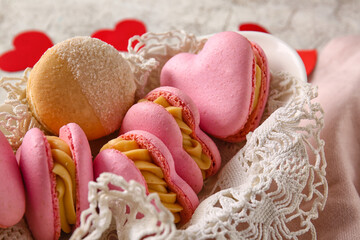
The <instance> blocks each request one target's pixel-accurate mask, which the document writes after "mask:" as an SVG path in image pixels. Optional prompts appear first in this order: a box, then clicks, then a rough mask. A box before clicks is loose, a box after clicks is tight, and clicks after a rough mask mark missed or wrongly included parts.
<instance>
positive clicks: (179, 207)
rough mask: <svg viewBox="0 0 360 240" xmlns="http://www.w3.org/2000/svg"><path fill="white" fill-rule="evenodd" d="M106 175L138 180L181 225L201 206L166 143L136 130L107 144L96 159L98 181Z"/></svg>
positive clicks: (95, 169)
mask: <svg viewBox="0 0 360 240" xmlns="http://www.w3.org/2000/svg"><path fill="white" fill-rule="evenodd" d="M103 172H111V173H114V174H117V175H119V176H123V177H124V179H125V180H127V181H130V180H135V181H137V182H139V183H140V184H142V185H144V186H145V188H146V191H147V193H157V194H158V195H159V198H160V201H161V202H162V204H163V205H164V206H165V207H166V208H167V209H169V211H170V212H172V214H173V215H174V222H175V223H178V224H179V225H183V224H185V223H186V222H188V221H189V220H190V218H191V216H192V214H193V213H194V211H195V209H196V207H197V206H198V204H199V199H198V198H197V195H196V193H195V192H194V191H193V190H192V188H191V187H190V186H189V185H188V184H187V183H186V182H185V181H184V180H183V179H182V178H181V177H179V175H178V174H177V173H176V171H175V165H174V160H173V158H172V155H171V153H170V152H169V150H168V149H167V147H166V146H165V144H164V143H163V142H162V141H161V140H160V139H159V138H157V137H156V136H154V135H153V134H151V133H148V132H145V131H140V130H134V131H130V132H127V133H125V134H123V135H121V136H119V137H117V138H115V139H113V140H110V141H109V142H108V143H107V144H105V145H104V146H103V147H102V149H101V150H100V153H99V154H98V155H97V156H96V158H95V159H94V176H95V178H96V177H98V176H99V175H100V174H101V173H103Z"/></svg>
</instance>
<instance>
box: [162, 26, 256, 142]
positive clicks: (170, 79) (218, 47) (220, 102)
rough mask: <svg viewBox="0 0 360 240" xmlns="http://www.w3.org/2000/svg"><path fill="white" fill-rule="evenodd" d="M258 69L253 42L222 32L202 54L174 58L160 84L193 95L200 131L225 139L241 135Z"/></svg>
mask: <svg viewBox="0 0 360 240" xmlns="http://www.w3.org/2000/svg"><path fill="white" fill-rule="evenodd" d="M254 69H255V65H254V53H253V51H252V48H251V44H250V42H249V41H248V40H247V39H246V38H245V37H243V36H241V35H240V34H238V33H235V32H222V33H218V34H216V35H214V36H212V37H211V38H209V40H208V41H207V42H206V44H205V45H204V48H203V49H202V51H201V52H200V53H199V54H197V55H194V54H190V53H180V54H177V55H176V56H174V57H172V58H171V59H170V60H169V61H168V62H166V64H165V65H164V67H163V69H162V71H161V75H160V83H161V85H162V86H173V87H176V88H179V89H181V90H182V91H184V92H185V93H186V94H187V95H189V96H190V97H191V98H192V99H193V101H194V102H195V103H196V105H197V107H198V109H199V112H200V116H201V122H200V128H201V129H202V130H204V131H205V132H207V133H209V134H211V135H213V136H216V137H219V138H225V137H227V136H231V135H233V134H235V133H237V132H238V131H240V130H241V129H242V127H243V126H244V124H245V123H246V121H247V118H248V116H249V114H250V111H251V103H252V99H253V95H254V77H253V76H254V73H255V70H254ZM244 79H245V80H244Z"/></svg>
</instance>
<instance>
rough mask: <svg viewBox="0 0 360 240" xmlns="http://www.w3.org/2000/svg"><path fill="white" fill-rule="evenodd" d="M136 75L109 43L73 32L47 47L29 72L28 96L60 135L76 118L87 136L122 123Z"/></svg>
mask: <svg viewBox="0 0 360 240" xmlns="http://www.w3.org/2000/svg"><path fill="white" fill-rule="evenodd" d="M135 90H136V84H135V78H134V75H133V73H132V71H131V69H130V66H129V64H128V63H127V61H126V60H125V59H124V58H123V57H122V55H121V54H120V53H119V52H118V51H117V50H116V49H115V48H114V47H112V46H111V45H109V44H107V43H105V42H103V41H101V40H99V39H96V38H91V37H75V38H71V39H68V40H65V41H63V42H60V43H58V44H56V45H55V46H53V47H52V48H49V49H48V50H47V51H46V52H45V53H44V55H43V56H42V57H41V58H40V60H39V61H38V62H37V63H36V64H35V66H34V68H33V69H32V70H31V72H30V76H29V80H28V84H27V89H26V97H27V100H28V103H29V105H30V110H31V111H32V113H33V115H34V116H35V118H36V119H37V120H38V121H39V122H40V123H41V124H42V125H43V126H44V128H45V129H47V130H48V131H49V132H51V133H53V134H56V135H58V133H59V129H60V128H61V127H62V126H63V125H65V124H68V123H71V122H74V123H77V124H78V125H79V126H80V127H81V128H82V129H83V130H84V132H85V133H86V136H87V137H88V139H89V140H93V139H97V138H100V137H103V136H106V135H108V134H110V133H112V132H114V131H115V130H117V129H119V128H120V125H121V121H122V119H123V116H124V115H125V113H126V111H127V110H128V109H129V108H130V106H131V105H132V104H133V103H134V100H135Z"/></svg>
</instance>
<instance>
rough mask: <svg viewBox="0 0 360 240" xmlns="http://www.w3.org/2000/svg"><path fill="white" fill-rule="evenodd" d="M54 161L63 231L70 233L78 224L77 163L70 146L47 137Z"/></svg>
mask: <svg viewBox="0 0 360 240" xmlns="http://www.w3.org/2000/svg"><path fill="white" fill-rule="evenodd" d="M46 138H47V141H48V143H49V144H50V148H51V155H52V158H53V160H54V167H53V170H52V172H53V173H55V174H56V187H55V188H56V192H57V197H58V200H59V210H60V223H61V230H62V231H64V232H66V233H70V232H71V225H72V224H75V223H76V212H75V205H76V191H75V183H76V181H75V163H74V161H73V159H72V154H71V151H70V148H69V146H68V145H67V144H66V142H65V141H63V140H61V139H60V138H58V137H54V136H46Z"/></svg>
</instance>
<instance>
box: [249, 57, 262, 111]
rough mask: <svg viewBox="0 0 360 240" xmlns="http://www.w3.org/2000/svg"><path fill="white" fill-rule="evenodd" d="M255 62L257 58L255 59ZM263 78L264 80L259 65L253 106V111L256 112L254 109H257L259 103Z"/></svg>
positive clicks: (256, 71) (256, 73)
mask: <svg viewBox="0 0 360 240" xmlns="http://www.w3.org/2000/svg"><path fill="white" fill-rule="evenodd" d="M255 61H257V60H256V58H255ZM261 78H262V73H261V68H260V67H259V65H258V64H256V67H255V79H256V81H255V94H254V100H253V104H252V109H251V111H254V109H255V108H256V106H257V104H258V102H259V95H260V88H261Z"/></svg>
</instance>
